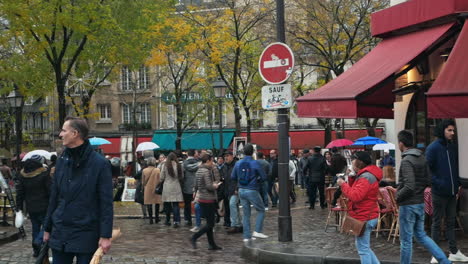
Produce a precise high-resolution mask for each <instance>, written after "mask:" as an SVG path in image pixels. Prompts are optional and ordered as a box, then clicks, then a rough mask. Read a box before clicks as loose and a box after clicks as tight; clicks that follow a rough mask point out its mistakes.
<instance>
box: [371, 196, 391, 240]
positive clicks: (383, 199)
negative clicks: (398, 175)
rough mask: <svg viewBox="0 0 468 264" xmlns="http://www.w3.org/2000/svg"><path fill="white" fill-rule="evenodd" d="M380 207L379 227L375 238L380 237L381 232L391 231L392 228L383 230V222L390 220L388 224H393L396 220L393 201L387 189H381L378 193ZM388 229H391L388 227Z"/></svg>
mask: <svg viewBox="0 0 468 264" xmlns="http://www.w3.org/2000/svg"><path fill="white" fill-rule="evenodd" d="M378 205H379V218H378V222H377V227H376V229H375V237H379V233H380V232H381V231H390V228H382V222H383V221H384V222H385V220H389V219H390V221H388V222H387V223H388V224H389V223H393V219H394V218H395V215H394V209H393V203H392V201H391V198H390V195H389V194H388V191H387V189H386V188H385V187H381V188H379V192H378ZM387 227H390V226H389V225H387Z"/></svg>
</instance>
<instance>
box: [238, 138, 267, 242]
mask: <svg viewBox="0 0 468 264" xmlns="http://www.w3.org/2000/svg"><path fill="white" fill-rule="evenodd" d="M253 152H254V148H253V146H252V144H247V145H245V147H244V155H245V157H244V158H243V159H242V160H240V161H238V162H237V163H236V165H235V166H234V170H233V171H232V175H231V179H232V180H234V181H237V182H238V186H239V198H240V201H241V205H242V210H243V212H244V218H243V219H242V225H243V229H244V230H243V236H244V242H249V241H250V240H252V239H255V238H267V237H268V236H266V235H265V234H263V233H262V230H263V220H264V219H265V205H264V203H263V200H262V198H261V196H260V188H261V186H262V182H263V181H266V180H267V178H266V174H265V172H264V171H263V168H261V167H260V164H259V163H258V162H257V161H256V160H254V159H253V158H252V155H253ZM250 205H253V206H254V207H255V210H257V219H256V221H255V231H254V232H253V234H251V233H250ZM252 236H253V238H252Z"/></svg>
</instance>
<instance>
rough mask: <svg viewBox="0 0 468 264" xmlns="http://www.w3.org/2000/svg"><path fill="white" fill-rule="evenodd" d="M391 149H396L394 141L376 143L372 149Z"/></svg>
mask: <svg viewBox="0 0 468 264" xmlns="http://www.w3.org/2000/svg"><path fill="white" fill-rule="evenodd" d="M390 149H395V144H392V143H385V144H375V145H374V146H373V147H372V150H390Z"/></svg>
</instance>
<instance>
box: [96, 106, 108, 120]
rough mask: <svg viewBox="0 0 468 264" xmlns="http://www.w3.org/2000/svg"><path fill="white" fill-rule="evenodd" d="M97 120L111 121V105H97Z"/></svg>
mask: <svg viewBox="0 0 468 264" xmlns="http://www.w3.org/2000/svg"><path fill="white" fill-rule="evenodd" d="M97 108H98V109H99V113H100V116H99V119H111V105H110V104H98V105H97Z"/></svg>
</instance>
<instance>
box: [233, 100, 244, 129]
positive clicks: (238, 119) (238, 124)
mask: <svg viewBox="0 0 468 264" xmlns="http://www.w3.org/2000/svg"><path fill="white" fill-rule="evenodd" d="M234 101H236V100H234ZM234 119H235V121H236V137H239V136H240V134H241V131H242V130H241V119H242V115H241V113H240V110H239V104H238V103H236V102H234Z"/></svg>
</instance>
